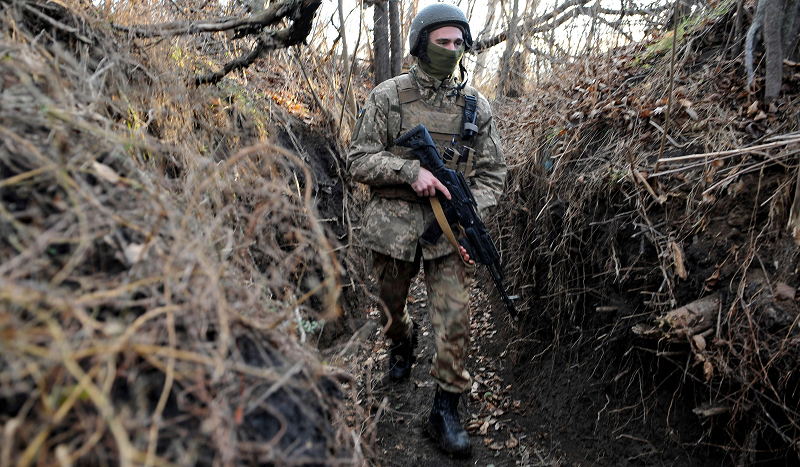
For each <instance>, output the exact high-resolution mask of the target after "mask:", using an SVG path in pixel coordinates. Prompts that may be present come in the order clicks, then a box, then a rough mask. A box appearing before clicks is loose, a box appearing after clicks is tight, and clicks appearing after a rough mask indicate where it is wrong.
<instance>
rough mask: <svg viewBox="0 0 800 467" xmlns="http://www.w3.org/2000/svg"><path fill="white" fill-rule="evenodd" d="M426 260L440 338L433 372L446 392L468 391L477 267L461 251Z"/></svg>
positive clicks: (432, 315) (431, 308)
mask: <svg viewBox="0 0 800 467" xmlns="http://www.w3.org/2000/svg"><path fill="white" fill-rule="evenodd" d="M424 263H425V282H426V285H427V288H428V313H429V315H430V319H431V323H432V324H433V330H434V335H435V341H436V357H435V359H434V361H433V365H431V375H432V376H433V378H434V380H436V382H437V383H438V384H439V386H440V387H441V388H442V389H444V390H445V391H449V392H455V393H460V392H464V391H466V390H467V389H469V387H470V384H471V377H470V374H469V372H468V371H467V368H466V364H467V352H468V350H469V288H470V285H471V283H472V279H473V277H474V276H475V266H474V265H466V264H464V262H463V261H462V260H461V257H460V256H459V255H458V254H457V253H453V254H451V255H448V256H445V257H443V258H437V259H432V260H426V261H425V262H424Z"/></svg>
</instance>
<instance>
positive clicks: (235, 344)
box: [0, 2, 363, 467]
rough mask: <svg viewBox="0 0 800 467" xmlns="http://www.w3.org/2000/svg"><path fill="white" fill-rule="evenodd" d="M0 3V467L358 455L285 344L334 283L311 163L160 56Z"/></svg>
mask: <svg viewBox="0 0 800 467" xmlns="http://www.w3.org/2000/svg"><path fill="white" fill-rule="evenodd" d="M0 6H2V12H1V13H0V15H2V16H0V21H1V22H2V25H3V28H4V30H5V31H6V34H5V35H4V37H6V39H4V40H3V41H1V42H2V43H1V44H0V49H2V50H3V55H4V60H3V61H2V63H0V69H2V76H3V79H4V81H3V87H2V92H0V231H2V235H1V236H0V401H2V402H0V407H2V408H0V425H2V426H3V435H2V436H3V437H2V439H3V441H2V445H1V447H0V465H2V466H3V467H5V466H8V465H18V466H27V465H32V464H34V463H36V464H37V465H102V464H106V465H107V464H119V465H139V464H144V465H148V466H149V465H152V466H168V465H229V464H233V463H265V464H266V463H271V464H282V463H292V464H293V465H305V464H313V465H320V464H324V465H356V464H360V463H361V462H362V458H363V457H362V456H363V454H362V446H360V443H361V436H360V433H359V432H358V431H357V430H355V431H354V430H352V429H351V428H348V423H350V422H346V421H345V420H343V419H341V416H340V414H339V409H340V407H341V405H342V394H341V391H340V389H339V387H338V385H337V384H336V383H335V381H334V379H332V378H342V377H343V376H342V375H341V374H337V373H336V372H331V371H329V370H328V369H326V368H325V367H324V366H323V365H321V364H320V363H319V361H318V359H317V357H316V356H314V355H313V354H312V353H311V352H309V351H308V350H306V349H305V348H304V347H303V346H301V345H299V343H298V342H297V338H296V335H295V328H296V326H301V325H302V322H300V323H298V322H297V319H298V318H299V319H300V320H301V321H303V320H315V319H319V318H332V317H334V316H335V315H336V314H337V313H338V308H337V305H336V303H337V299H338V294H339V291H340V284H339V278H340V275H341V271H340V266H339V265H338V262H337V260H336V258H335V257H334V256H333V253H332V251H333V247H332V245H331V244H330V243H329V240H328V238H327V237H326V232H325V230H324V229H323V227H322V226H321V224H320V222H319V221H318V220H317V218H316V215H315V212H314V207H313V203H312V196H311V185H312V179H311V174H310V173H309V172H308V169H307V168H306V165H305V164H304V161H302V160H301V159H300V158H298V157H297V156H295V155H294V154H293V153H291V152H288V151H286V150H284V149H282V148H280V147H278V146H276V145H275V144H274V143H271V142H268V141H265V140H264V136H265V135H264V133H261V132H259V131H258V130H257V129H256V125H255V123H256V122H255V118H254V117H252V116H251V115H249V114H248V113H247V109H243V108H241V107H240V104H238V103H234V102H233V99H231V101H229V103H228V105H224V106H223V105H220V102H219V98H218V97H216V92H213V91H198V90H190V89H187V88H186V87H185V86H183V85H182V84H180V82H181V81H180V80H177V79H174V78H175V77H176V76H178V73H176V70H175V67H174V63H170V62H169V61H167V62H164V61H160V60H159V58H158V53H159V52H158V51H157V50H156V49H153V50H151V54H152V55H150V56H149V57H145V58H146V60H145V61H146V62H147V63H148V65H147V66H143V65H141V64H140V59H141V56H137V55H134V54H127V53H124V52H122V51H121V49H120V48H118V47H117V46H116V45H115V44H116V42H117V41H118V40H120V38H119V37H115V36H113V35H112V33H110V32H109V31H107V30H105V29H104V26H102V24H101V23H100V22H98V21H97V20H96V19H92V18H87V17H83V16H80V15H78V14H76V13H75V11H79V10H70V9H67V8H63V7H60V6H57V5H55V4H52V3H43V2H22V3H19V2H16V3H8V2H2V3H0ZM48 18H49V20H48ZM43 26H45V27H46V28H45V29H42V27H43ZM35 31H43V32H42V33H41V34H36V33H35ZM9 38H11V39H9ZM238 148H243V149H238ZM355 415H356V420H355V426H358V422H359V420H360V419H359V418H358V417H360V415H359V414H358V413H356V414H355ZM350 425H351V426H352V425H353V424H352V423H351V424H350Z"/></svg>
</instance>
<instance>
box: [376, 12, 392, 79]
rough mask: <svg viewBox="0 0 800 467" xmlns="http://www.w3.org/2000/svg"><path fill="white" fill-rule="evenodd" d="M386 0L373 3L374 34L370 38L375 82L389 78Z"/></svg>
mask: <svg viewBox="0 0 800 467" xmlns="http://www.w3.org/2000/svg"><path fill="white" fill-rule="evenodd" d="M386 4H387V2H386V0H383V1H377V2H375V4H374V5H373V8H374V10H373V21H374V29H373V33H374V34H375V35H374V37H373V39H372V43H373V45H372V47H373V49H374V56H373V60H372V71H373V73H374V74H375V84H378V83H382V82H384V81H386V80H387V79H389V78H391V74H390V69H389V11H388V8H387V5H386Z"/></svg>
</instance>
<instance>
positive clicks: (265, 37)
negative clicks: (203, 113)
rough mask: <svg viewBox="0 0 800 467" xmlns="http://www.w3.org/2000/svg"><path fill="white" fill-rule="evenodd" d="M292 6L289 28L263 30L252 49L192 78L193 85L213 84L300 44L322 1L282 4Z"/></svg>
mask: <svg viewBox="0 0 800 467" xmlns="http://www.w3.org/2000/svg"><path fill="white" fill-rule="evenodd" d="M284 3H286V4H291V5H292V6H293V8H292V11H290V12H289V13H290V14H286V15H285V16H288V17H290V18H291V19H293V20H294V22H293V23H292V25H291V26H288V27H286V28H283V29H279V30H277V31H275V30H264V31H262V32H261V34H260V35H259V37H258V40H257V41H256V44H255V46H253V49H252V50H251V51H250V52H249V53H247V54H245V55H242V56H240V57H238V58H236V59H235V60H233V61H231V62H228V63H227V64H225V66H224V67H222V69H221V70H219V71H217V72H214V73H207V74H205V75H199V76H196V77H195V78H194V84H195V85H196V86H199V85H201V84H215V83H218V82H220V81H221V80H222V78H224V77H225V76H226V75H227V74H228V73H230V72H232V71H234V70H240V69H242V68H247V67H248V66H250V65H252V64H253V62H255V61H256V60H257V59H258V58H260V57H262V56H264V54H266V53H268V52H270V51H272V50H276V49H281V48H285V47H290V46H293V45H297V44H300V43H302V42H303V41H304V40H305V39H306V37H308V34H309V33H310V32H311V27H312V25H313V22H314V14H315V13H316V12H317V9H318V8H319V6H320V5H321V4H322V0H300V1H297V0H287V1H286V2H284ZM273 5H274V4H273Z"/></svg>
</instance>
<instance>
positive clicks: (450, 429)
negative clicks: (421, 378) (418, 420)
mask: <svg viewBox="0 0 800 467" xmlns="http://www.w3.org/2000/svg"><path fill="white" fill-rule="evenodd" d="M460 397H461V394H460V393H457V392H448V391H445V390H443V389H442V388H437V389H436V395H435V396H434V397H433V408H432V409H431V415H430V416H429V417H428V426H427V429H428V434H430V435H431V437H432V438H433V439H435V440H436V441H437V442H438V443H439V447H440V448H441V449H442V450H443V451H444V452H446V453H448V454H453V455H455V456H464V457H466V456H469V454H470V450H471V447H470V444H469V435H468V434H467V430H465V429H464V427H463V426H462V425H461V420H459V418H458V399H459V398H460Z"/></svg>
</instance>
